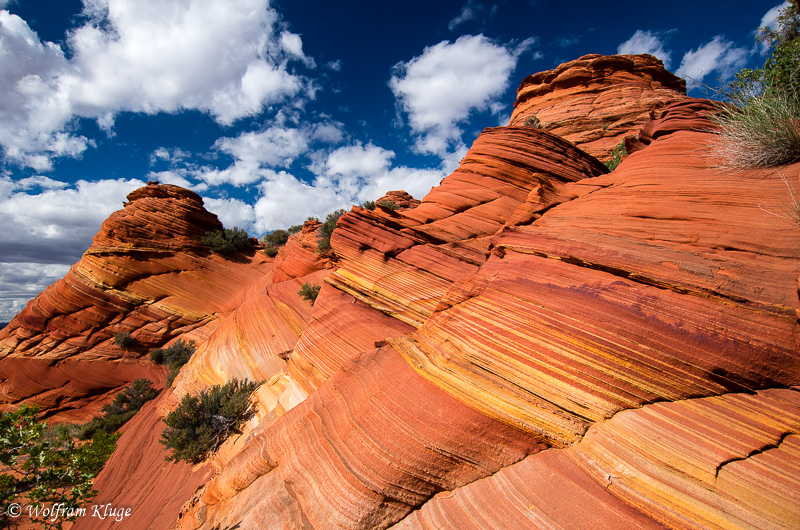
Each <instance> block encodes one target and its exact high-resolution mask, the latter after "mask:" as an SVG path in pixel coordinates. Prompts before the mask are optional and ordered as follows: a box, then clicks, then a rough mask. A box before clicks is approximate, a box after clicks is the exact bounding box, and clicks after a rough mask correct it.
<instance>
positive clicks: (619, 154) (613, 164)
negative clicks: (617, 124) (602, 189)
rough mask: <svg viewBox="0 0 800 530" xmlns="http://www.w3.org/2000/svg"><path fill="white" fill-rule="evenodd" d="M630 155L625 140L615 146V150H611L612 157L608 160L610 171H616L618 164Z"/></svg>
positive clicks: (607, 165) (607, 164)
mask: <svg viewBox="0 0 800 530" xmlns="http://www.w3.org/2000/svg"><path fill="white" fill-rule="evenodd" d="M626 156H628V150H627V149H625V142H624V141H623V142H620V143H618V144H617V146H616V147H614V150H613V151H611V158H609V159H608V161H606V163H605V164H606V167H607V168H608V170H609V171H614V170H615V169H617V166H618V165H619V164H620V163H621V162H622V161H623V160H624V159H625V157H626Z"/></svg>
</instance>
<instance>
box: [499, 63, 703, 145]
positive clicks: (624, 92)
mask: <svg viewBox="0 0 800 530" xmlns="http://www.w3.org/2000/svg"><path fill="white" fill-rule="evenodd" d="M684 94H686V82H685V81H684V80H683V79H681V78H679V77H677V76H675V75H673V74H671V73H670V72H668V71H666V70H665V69H664V68H663V66H662V64H661V61H660V60H658V59H656V58H655V57H653V56H652V55H611V56H608V55H586V56H583V57H581V58H579V59H576V60H574V61H570V62H567V63H564V64H561V65H559V66H558V67H557V68H555V69H553V70H547V71H544V72H539V73H536V74H533V75H529V76H528V77H526V78H525V79H524V80H523V81H522V83H521V84H520V86H519V88H518V89H517V100H516V101H515V102H514V112H513V113H512V115H511V120H510V121H509V125H522V124H524V123H526V121H527V120H528V119H529V118H533V117H535V118H536V119H538V121H539V124H540V125H541V126H542V127H544V128H546V129H547V130H548V131H550V132H553V133H555V134H557V135H559V136H561V137H562V138H565V139H566V140H569V141H570V142H573V143H574V144H575V145H577V146H578V147H580V148H581V149H583V150H584V151H586V152H587V153H589V154H591V155H594V156H596V157H597V158H599V159H601V160H606V159H608V158H609V155H610V154H611V151H612V150H613V149H614V147H615V146H616V145H617V144H619V143H620V142H621V141H623V140H624V139H625V137H626V136H630V137H633V136H635V135H637V134H638V133H639V129H640V128H641V127H642V125H644V124H645V122H647V120H648V119H650V118H651V117H652V114H651V113H652V112H654V111H658V110H659V109H661V108H663V107H665V106H666V105H669V104H672V103H675V102H678V101H682V100H685V99H687V98H686V96H685V95H684Z"/></svg>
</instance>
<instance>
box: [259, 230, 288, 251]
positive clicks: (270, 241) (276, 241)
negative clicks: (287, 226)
mask: <svg viewBox="0 0 800 530" xmlns="http://www.w3.org/2000/svg"><path fill="white" fill-rule="evenodd" d="M287 241H289V231H288V230H273V231H272V232H270V233H269V234H267V235H265V236H264V237H263V238H262V239H261V242H262V243H264V244H265V245H268V246H271V247H281V246H283V245H285V244H286V242H287Z"/></svg>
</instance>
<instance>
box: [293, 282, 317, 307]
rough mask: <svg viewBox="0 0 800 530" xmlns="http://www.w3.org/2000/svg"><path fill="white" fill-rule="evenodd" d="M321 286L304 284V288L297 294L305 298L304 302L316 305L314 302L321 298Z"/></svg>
mask: <svg viewBox="0 0 800 530" xmlns="http://www.w3.org/2000/svg"><path fill="white" fill-rule="evenodd" d="M319 290H320V286H319V285H317V284H316V283H308V282H306V283H304V284H303V286H302V287H301V288H300V290H299V291H297V294H299V295H300V296H302V297H303V299H304V300H307V301H309V302H311V305H312V306H313V305H314V302H316V301H317V296H319Z"/></svg>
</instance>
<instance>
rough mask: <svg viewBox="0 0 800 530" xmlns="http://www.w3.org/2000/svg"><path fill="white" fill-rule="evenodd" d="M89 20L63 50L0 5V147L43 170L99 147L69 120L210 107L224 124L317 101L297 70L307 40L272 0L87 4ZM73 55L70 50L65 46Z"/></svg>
mask: <svg viewBox="0 0 800 530" xmlns="http://www.w3.org/2000/svg"><path fill="white" fill-rule="evenodd" d="M84 14H85V15H86V16H87V17H88V21H87V22H86V23H84V24H83V25H81V26H80V27H77V28H74V29H73V30H71V31H70V32H69V33H68V35H67V37H66V47H67V50H62V49H61V47H59V46H58V45H57V44H54V43H51V42H42V41H41V40H40V39H39V38H38V36H37V35H36V33H34V32H33V31H32V30H31V29H30V27H29V26H28V24H27V23H26V22H25V21H24V20H22V19H21V18H20V17H18V16H16V15H13V14H11V13H9V12H8V11H0V90H2V92H3V94H4V98H2V100H0V145H2V147H3V151H4V154H5V157H6V158H7V159H9V160H12V161H14V162H16V163H18V164H20V165H23V166H30V167H33V168H35V169H39V170H47V169H50V168H51V160H52V158H54V157H61V156H67V157H77V156H80V154H81V153H82V152H83V151H85V150H86V149H87V148H88V147H89V146H90V145H91V144H90V143H89V141H88V140H87V139H86V138H85V137H84V136H81V135H80V134H78V133H75V132H72V131H73V130H74V129H75V128H74V127H70V126H69V125H70V124H71V123H72V122H73V121H74V120H75V118H76V117H85V118H92V119H96V120H97V121H98V124H99V125H100V126H101V127H102V128H104V129H107V130H110V128H111V127H113V123H114V116H115V114H117V113H119V112H122V111H131V112H143V113H151V114H152V113H157V112H179V111H182V110H186V109H193V110H199V111H201V112H206V113H208V114H210V115H211V116H213V117H214V119H215V120H216V121H217V122H219V123H220V124H224V125H230V124H232V123H234V122H235V121H236V120H238V119H240V118H243V117H246V116H253V115H257V114H259V113H261V112H262V111H263V110H264V109H265V108H267V107H268V106H270V105H273V104H276V103H279V102H285V101H291V102H293V103H295V104H300V103H301V102H302V101H303V100H304V99H310V98H313V93H314V87H313V86H312V84H311V82H310V81H309V80H308V79H307V78H306V77H304V76H301V75H299V74H297V73H294V71H293V70H292V68H290V65H291V64H292V63H293V62H295V63H301V64H303V65H304V66H306V67H308V68H313V67H314V61H313V60H312V59H311V58H309V57H307V56H306V55H305V54H304V53H303V47H302V40H301V38H300V36H299V35H296V34H293V33H291V32H288V31H286V30H285V29H283V27H282V23H281V21H280V17H279V15H278V13H277V12H276V11H275V10H274V9H272V8H271V7H270V6H269V0H237V1H236V2H227V1H224V0H176V1H173V2H162V1H160V0H84ZM65 52H68V53H65Z"/></svg>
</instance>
